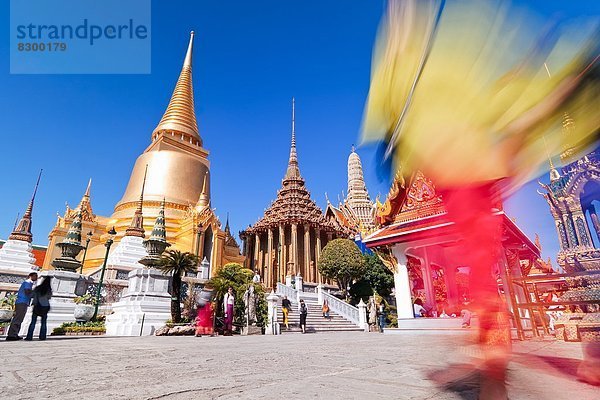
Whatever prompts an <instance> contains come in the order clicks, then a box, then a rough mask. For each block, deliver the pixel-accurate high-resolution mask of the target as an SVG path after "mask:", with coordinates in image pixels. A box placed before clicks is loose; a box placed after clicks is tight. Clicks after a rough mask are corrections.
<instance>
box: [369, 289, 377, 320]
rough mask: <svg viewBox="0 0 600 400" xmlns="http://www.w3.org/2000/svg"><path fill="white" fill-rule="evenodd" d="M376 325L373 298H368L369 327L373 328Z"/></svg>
mask: <svg viewBox="0 0 600 400" xmlns="http://www.w3.org/2000/svg"><path fill="white" fill-rule="evenodd" d="M375 324H377V305H376V304H375V297H374V296H371V297H369V325H370V326H375Z"/></svg>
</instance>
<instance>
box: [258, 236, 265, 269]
mask: <svg viewBox="0 0 600 400" xmlns="http://www.w3.org/2000/svg"><path fill="white" fill-rule="evenodd" d="M257 269H258V272H259V273H263V271H264V270H265V250H264V249H263V242H262V241H261V244H260V247H259V251H258V268H257Z"/></svg>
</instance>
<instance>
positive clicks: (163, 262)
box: [158, 250, 200, 324]
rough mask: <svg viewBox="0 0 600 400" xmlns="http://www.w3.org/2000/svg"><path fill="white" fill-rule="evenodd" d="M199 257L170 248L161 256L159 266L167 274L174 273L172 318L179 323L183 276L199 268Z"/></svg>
mask: <svg viewBox="0 0 600 400" xmlns="http://www.w3.org/2000/svg"><path fill="white" fill-rule="evenodd" d="M199 261H200V260H199V259H198V257H197V256H195V255H194V254H192V253H189V252H185V253H182V252H181V251H179V250H168V251H166V252H165V253H163V255H162V256H161V257H160V265H159V266H158V268H159V269H160V270H162V273H163V274H165V275H169V274H170V275H172V276H173V279H171V320H172V321H173V323H175V324H177V323H179V322H181V277H182V276H183V275H184V274H185V273H187V272H195V271H196V270H197V269H198V263H199Z"/></svg>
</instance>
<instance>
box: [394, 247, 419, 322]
mask: <svg viewBox="0 0 600 400" xmlns="http://www.w3.org/2000/svg"><path fill="white" fill-rule="evenodd" d="M392 252H393V254H394V257H395V258H396V261H397V264H396V268H395V269H394V291H395V292H396V307H397V311H398V319H401V318H414V317H415V314H414V308H413V304H412V299H411V296H410V280H409V278H408V259H407V258H406V254H405V253H404V249H402V248H399V247H398V246H394V248H393V250H392Z"/></svg>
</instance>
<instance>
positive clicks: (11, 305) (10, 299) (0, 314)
mask: <svg viewBox="0 0 600 400" xmlns="http://www.w3.org/2000/svg"><path fill="white" fill-rule="evenodd" d="M16 300H17V295H16V294H14V293H13V294H9V295H7V296H6V297H4V298H2V299H0V322H7V321H10V320H11V319H12V317H13V315H14V313H15V301H16Z"/></svg>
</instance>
